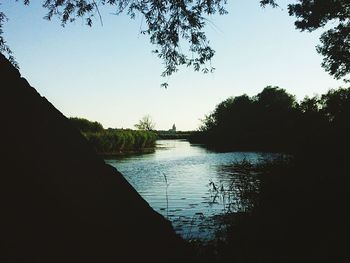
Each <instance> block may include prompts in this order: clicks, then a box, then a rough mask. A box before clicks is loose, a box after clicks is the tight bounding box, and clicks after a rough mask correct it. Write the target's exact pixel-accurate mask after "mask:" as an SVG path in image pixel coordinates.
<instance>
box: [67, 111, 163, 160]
mask: <svg viewBox="0 0 350 263" xmlns="http://www.w3.org/2000/svg"><path fill="white" fill-rule="evenodd" d="M70 120H71V122H72V123H73V125H74V126H76V127H77V128H78V129H79V130H80V132H81V133H82V134H83V135H84V137H85V138H86V139H87V140H88V141H89V143H90V144H91V145H92V146H93V147H94V149H95V150H96V152H97V153H98V154H100V155H103V156H105V157H113V156H118V155H125V154H132V153H149V152H153V151H154V148H155V142H156V139H157V134H156V133H154V132H152V131H142V130H130V129H104V128H103V126H102V125H101V124H100V123H98V122H91V121H88V120H86V119H81V118H70Z"/></svg>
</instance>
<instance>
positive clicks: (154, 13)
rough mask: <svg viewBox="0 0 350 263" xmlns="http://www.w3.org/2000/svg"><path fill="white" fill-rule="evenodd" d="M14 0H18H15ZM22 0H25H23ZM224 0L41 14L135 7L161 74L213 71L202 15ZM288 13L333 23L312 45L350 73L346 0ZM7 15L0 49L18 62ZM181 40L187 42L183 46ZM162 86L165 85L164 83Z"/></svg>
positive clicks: (302, 23) (109, 1) (50, 2)
mask: <svg viewBox="0 0 350 263" xmlns="http://www.w3.org/2000/svg"><path fill="white" fill-rule="evenodd" d="M16 1H18V0H16ZM259 2H260V5H261V6H262V7H265V6H267V5H270V6H272V7H277V6H278V1H276V0H260V1H259ZM23 3H24V4H25V5H28V4H29V3H30V1H29V0H23ZM226 4H227V0H198V1H193V0H140V1H132V0H101V1H99V2H98V3H97V2H96V1H94V0H45V1H42V5H43V7H44V8H45V9H47V10H48V12H47V14H46V16H45V18H46V19H48V20H51V18H52V17H54V16H56V17H58V18H59V19H60V21H61V24H62V25H63V26H64V25H66V24H67V23H69V22H73V21H74V20H75V19H76V18H83V19H84V20H85V21H86V24H87V25H88V26H92V24H93V21H94V20H93V18H94V17H95V16H97V17H99V19H100V20H101V21H102V18H101V14H100V11H99V7H101V6H104V5H110V6H112V7H114V8H115V13H116V14H120V13H127V14H128V15H129V16H130V17H131V18H134V17H135V16H136V14H137V13H140V14H141V15H142V16H143V17H144V20H145V22H146V28H145V29H144V30H142V31H141V33H142V34H145V35H148V36H149V37H150V42H151V43H152V44H154V45H155V49H154V50H153V52H154V53H155V54H156V55H157V56H158V57H159V58H160V59H162V60H163V62H164V66H165V69H164V71H163V72H162V76H163V77H166V76H170V75H171V74H172V73H174V72H176V71H177V70H178V67H179V66H181V65H185V66H187V67H193V69H194V70H195V71H200V70H201V71H203V72H204V73H207V72H210V71H213V69H214V68H213V67H212V66H211V65H210V63H209V62H210V60H211V58H212V57H213V56H214V53H215V51H214V50H213V49H212V48H211V47H210V46H209V41H208V39H207V37H206V35H205V32H204V27H205V25H206V22H207V18H206V17H207V16H210V15H213V14H216V13H218V14H221V15H222V14H226V13H227V11H226V9H225V5H226ZM288 10H289V15H291V16H295V17H296V18H297V20H296V22H295V26H296V28H297V29H300V30H301V31H310V32H311V31H314V30H316V29H318V28H322V27H324V26H325V25H327V24H329V22H331V23H332V28H331V29H329V30H327V31H325V32H324V33H323V34H322V36H321V38H320V41H321V45H318V46H317V51H318V52H319V53H320V54H321V55H322V56H323V57H324V60H323V63H322V66H323V67H324V68H325V69H326V71H327V72H329V74H331V75H332V76H334V77H335V78H337V79H340V78H343V77H345V76H346V75H347V74H349V73H350V20H349V19H350V1H349V0H327V1H323V0H318V1H315V0H297V3H293V4H289V5H288ZM6 20H7V18H6V15H5V14H4V13H3V12H1V11H0V52H1V53H3V54H7V55H8V58H9V60H10V61H11V62H12V63H13V64H14V65H17V63H16V61H15V59H14V57H13V55H12V52H11V49H10V48H9V46H8V45H7V43H6V41H5V39H4V37H3V35H2V33H3V29H2V28H3V24H4V22H5V21H6ZM180 42H181V44H182V45H183V44H186V43H187V52H186V49H185V48H184V47H182V48H181V45H180ZM162 86H164V87H167V83H163V84H162Z"/></svg>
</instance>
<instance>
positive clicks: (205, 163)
mask: <svg viewBox="0 0 350 263" xmlns="http://www.w3.org/2000/svg"><path fill="white" fill-rule="evenodd" d="M271 156H272V155H271V154H266V153H265V154H264V153H256V152H227V153H218V152H212V151H209V150H206V149H205V148H203V147H201V146H198V145H191V144H190V143H189V142H187V141H184V140H159V141H157V147H156V151H155V152H154V153H151V154H142V155H133V156H127V157H120V158H118V159H114V160H106V163H108V164H110V165H112V166H114V167H116V168H117V169H118V170H119V171H120V172H121V173H122V174H123V175H124V176H125V178H126V179H127V180H128V181H129V183H130V184H131V185H132V186H133V187H134V188H135V189H136V190H137V191H138V192H139V193H140V194H141V196H142V197H143V198H144V199H145V200H146V201H147V202H148V203H149V204H150V205H151V207H152V208H153V209H154V210H156V211H157V212H159V213H160V214H162V215H163V216H164V217H166V218H168V219H169V220H170V221H171V222H172V224H173V226H174V229H175V231H176V232H177V233H178V234H180V235H181V236H182V237H184V238H186V239H191V238H199V239H204V240H205V239H211V238H212V237H213V235H214V232H215V230H217V229H219V228H220V227H222V226H221V225H220V223H219V221H218V220H214V218H217V215H221V214H223V213H226V212H227V211H230V212H242V211H245V210H246V209H247V207H246V206H245V203H244V202H242V200H241V195H240V192H239V191H240V189H239V188H240V187H241V186H242V180H245V183H246V182H247V178H246V177H247V175H240V174H237V173H236V172H232V170H231V169H230V167H232V164H233V163H235V162H241V161H243V160H247V161H250V162H251V163H257V162H260V161H262V160H263V159H266V158H271ZM248 184H250V185H253V186H254V187H255V188H258V181H257V177H256V176H254V175H251V177H250V178H249V180H248ZM257 190H258V189H257ZM228 191H229V192H228Z"/></svg>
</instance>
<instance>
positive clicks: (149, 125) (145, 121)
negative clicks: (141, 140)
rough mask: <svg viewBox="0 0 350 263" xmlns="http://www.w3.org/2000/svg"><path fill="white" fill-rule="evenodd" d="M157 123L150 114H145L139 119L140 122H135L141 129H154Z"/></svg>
mask: <svg viewBox="0 0 350 263" xmlns="http://www.w3.org/2000/svg"><path fill="white" fill-rule="evenodd" d="M155 126H156V125H155V123H154V122H153V121H152V118H151V116H150V115H145V116H143V117H142V119H141V120H139V123H137V124H135V127H136V128H137V129H139V130H144V131H152V130H154V127H155Z"/></svg>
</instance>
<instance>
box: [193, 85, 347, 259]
mask: <svg viewBox="0 0 350 263" xmlns="http://www.w3.org/2000/svg"><path fill="white" fill-rule="evenodd" d="M190 140H191V142H196V143H202V144H204V145H206V146H208V147H210V148H215V149H220V150H228V151H237V150H247V151H274V152H280V153H283V152H286V153H288V154H286V155H284V154H281V157H279V158H277V159H275V160H267V161H265V162H263V163H260V164H253V163H242V164H235V163H233V164H232V173H233V174H234V173H237V169H238V168H242V167H243V168H244V169H243V170H244V171H245V172H243V174H248V175H249V174H250V173H253V174H256V176H257V177H258V179H259V182H260V183H259V193H258V194H257V195H252V196H253V202H254V206H253V209H252V210H251V211H249V212H248V213H241V214H233V215H229V216H232V218H230V219H228V222H227V224H228V225H229V227H227V228H226V229H224V230H223V231H222V232H220V233H218V235H217V236H218V238H217V239H215V240H212V241H211V242H209V243H207V244H201V245H199V246H198V248H199V249H198V254H199V255H200V256H201V257H202V259H203V262H225V261H226V260H227V259H230V260H231V261H232V262H239V263H240V262H242V263H243V262H245V263H250V262H252V263H253V262H254V263H255V262H270V263H274V262H276V263H280V262H322V263H323V262H325V263H326V262H327V263H328V262H347V261H348V258H349V257H348V252H347V251H348V249H347V247H346V244H347V242H344V240H346V239H347V238H348V236H349V233H350V229H349V216H348V206H349V203H348V199H349V183H350V177H349V175H350V173H349V149H350V88H338V89H331V90H329V91H328V92H327V93H325V94H323V95H320V96H314V97H311V98H310V97H306V98H305V99H304V100H303V101H301V102H297V101H296V99H295V96H293V95H291V94H289V93H287V92H286V91H285V90H284V89H281V88H278V87H266V88H265V89H264V90H263V91H262V92H260V93H259V94H257V95H256V96H252V97H250V96H247V95H242V96H237V97H231V98H228V99H227V100H225V101H223V102H221V103H220V104H218V105H217V106H216V108H215V109H214V111H213V112H212V113H210V114H209V115H207V116H206V117H205V118H204V120H203V123H202V126H201V127H200V128H199V131H197V132H196V133H194V134H192V136H191V138H190ZM240 170H242V169H240ZM240 173H242V172H241V171H240ZM248 194H249V193H248ZM250 198H252V197H250ZM222 237H224V238H222ZM222 240H224V241H222Z"/></svg>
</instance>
